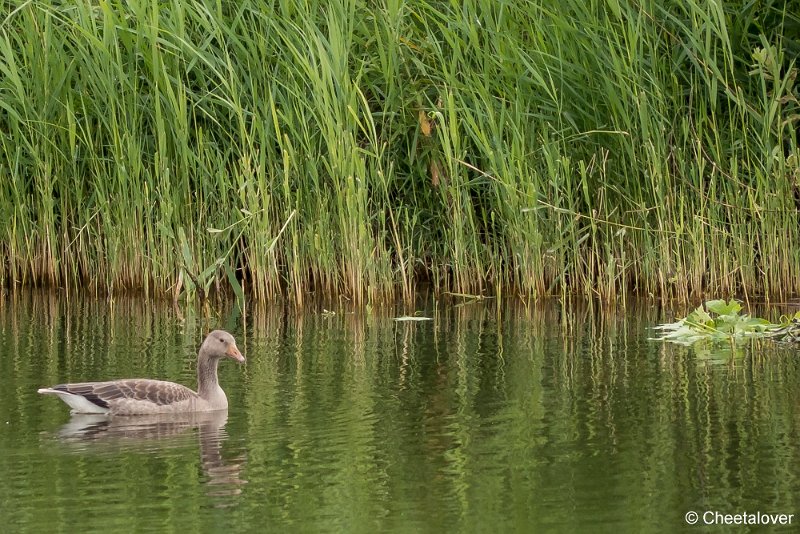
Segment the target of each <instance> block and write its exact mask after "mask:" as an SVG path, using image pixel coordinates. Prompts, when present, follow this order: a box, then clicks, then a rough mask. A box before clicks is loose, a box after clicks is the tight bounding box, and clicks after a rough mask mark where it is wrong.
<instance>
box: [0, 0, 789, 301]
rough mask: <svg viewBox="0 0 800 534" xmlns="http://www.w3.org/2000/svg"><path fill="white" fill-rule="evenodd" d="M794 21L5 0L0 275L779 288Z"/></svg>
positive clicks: (440, 5)
mask: <svg viewBox="0 0 800 534" xmlns="http://www.w3.org/2000/svg"><path fill="white" fill-rule="evenodd" d="M786 5H788V4H786ZM786 5H785V4H781V3H768V4H767V5H761V4H759V5H758V6H755V5H752V4H747V3H745V4H742V3H737V2H732V1H723V2H671V1H670V2H667V1H662V0H652V1H646V2H630V1H626V0H614V1H609V2H597V1H585V0H540V1H536V2H532V1H528V2H494V1H488V0H465V1H463V2H440V1H433V0H407V1H403V0H386V1H385V2H379V3H376V2H368V1H366V0H346V1H343V2H334V3H331V2H327V1H322V0H308V1H306V0H304V1H299V0H286V1H282V2H268V1H266V0H242V1H241V2H234V3H227V2H222V3H219V2H208V1H204V0H189V1H182V2H177V1H166V2H144V1H138V0H136V1H130V2H119V1H116V0H111V1H109V2H100V3H97V2H90V1H86V0H81V1H78V2H69V3H63V2H50V1H47V0H28V1H16V0H5V1H3V2H2V6H3V9H2V13H3V15H2V16H0V283H1V284H2V285H5V286H13V287H20V286H33V285H42V286H66V287H80V288H87V289H89V290H90V291H93V292H95V293H111V294H114V293H121V292H128V291H143V292H144V293H145V294H148V295H149V294H159V295H161V294H163V295H176V296H177V297H178V298H182V297H184V296H187V297H189V296H193V295H195V294H199V295H201V296H202V295H205V293H206V292H207V291H208V290H214V289H215V288H216V290H217V291H216V292H217V293H219V292H227V293H234V294H236V296H237V298H239V299H243V298H244V297H243V295H244V293H245V292H246V293H247V296H248V298H252V299H254V300H259V301H270V300H274V299H279V298H282V299H286V300H289V301H291V302H294V303H296V304H297V305H302V304H303V303H304V302H306V301H307V300H308V299H309V298H315V297H316V296H319V295H325V296H336V297H341V298H345V299H349V300H350V301H351V302H352V303H354V304H355V305H360V304H366V305H369V304H371V303H377V302H382V301H393V300H394V299H396V298H402V299H404V300H406V301H411V300H412V298H413V295H414V293H415V291H416V289H417V288H418V287H420V286H430V287H432V289H433V290H434V291H436V292H437V293H438V294H440V295H444V294H445V293H447V292H450V293H461V294H468V295H477V296H487V295H496V296H503V295H520V296H524V297H538V296H542V295H547V294H555V295H559V296H564V295H567V294H582V295H587V296H593V297H600V298H603V299H607V300H613V299H616V298H618V297H619V296H620V295H624V294H626V293H628V292H631V291H637V292H638V293H640V294H644V295H652V296H655V297H661V298H672V297H679V298H688V297H689V296H692V295H697V294H701V293H703V292H715V293H724V294H736V293H741V292H742V291H749V292H758V293H760V294H771V295H778V296H782V295H784V294H786V293H796V292H798V291H800V278H798V277H797V276H796V265H797V263H798V258H800V225H798V224H797V223H798V214H797V213H798V212H797V207H796V205H795V200H794V199H795V191H796V188H797V187H798V185H797V184H798V177H800V165H799V164H798V158H797V155H796V154H795V152H794V151H795V147H797V140H796V132H795V125H796V121H797V117H798V109H800V106H798V102H797V99H796V89H795V86H794V82H795V77H796V72H797V71H796V66H795V64H794V62H793V60H792V58H793V57H795V55H794V52H792V51H793V50H796V48H797V46H798V41H797V39H796V37H794V36H796V35H797V33H796V31H795V29H796V28H797V25H798V15H797V13H796V10H792V9H789V8H787V7H786Z"/></svg>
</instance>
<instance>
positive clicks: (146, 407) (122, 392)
mask: <svg viewBox="0 0 800 534" xmlns="http://www.w3.org/2000/svg"><path fill="white" fill-rule="evenodd" d="M226 357H227V358H232V359H234V360H236V361H237V362H239V363H244V361H245V358H244V356H242V353H241V352H239V349H238V348H237V347H236V341H235V340H234V339H233V336H232V335H230V334H229V333H228V332H225V331H224V330H214V331H213V332H211V333H210V334H208V336H207V337H206V339H205V341H204V342H203V344H202V345H201V346H200V351H199V353H198V355H197V392H194V391H192V390H191V389H189V388H187V387H186V386H182V385H180V384H175V383H173V382H166V381H163V380H151V379H146V378H127V379H123V380H111V381H106V382H82V383H76V384H59V385H57V386H52V387H49V388H42V389H40V390H39V393H42V394H44V395H57V396H58V397H59V398H60V399H61V400H63V401H64V402H65V403H66V404H68V405H69V407H70V408H72V413H95V414H110V415H140V414H155V413H188V412H209V411H214V410H225V409H227V408H228V399H227V397H226V396H225V392H224V391H222V388H221V387H220V386H219V381H218V378H217V365H218V364H219V361H220V360H221V359H223V358H226Z"/></svg>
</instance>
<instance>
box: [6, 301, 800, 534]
mask: <svg viewBox="0 0 800 534" xmlns="http://www.w3.org/2000/svg"><path fill="white" fill-rule="evenodd" d="M183 313H184V314H185V315H183V314H182V313H181V312H180V311H177V310H173V309H172V308H171V307H168V306H161V305H157V304H153V303H148V302H146V301H143V300H136V299H131V300H118V301H116V302H115V303H114V304H113V305H109V304H108V303H105V302H97V301H92V300H81V299H68V298H66V297H65V296H63V295H37V294H24V295H21V296H18V297H15V298H12V297H9V296H6V297H5V298H4V300H2V302H1V303H0V519H2V521H3V525H4V528H3V530H4V531H9V530H10V531H11V532H53V531H64V532H73V531H85V532H95V531H101V530H102V531H108V532H115V531H116V532H171V531H174V532H181V533H183V532H264V531H276V532H287V531H297V532H456V531H462V532H514V531H519V532H532V531H537V532H538V531H543V532H578V531H591V532H617V531H623V532H664V531H681V530H694V529H695V528H697V527H694V528H692V527H689V526H688V525H687V524H686V522H685V519H684V516H685V514H686V513H687V512H689V511H698V512H699V513H700V514H702V513H703V512H705V511H707V510H710V511H719V512H721V513H723V514H726V513H727V514H736V513H741V512H748V513H756V512H762V513H785V514H798V513H800V476H799V473H798V468H797V466H798V465H800V462H799V461H798V460H800V431H799V429H800V410H798V409H799V408H800V363H799V362H800V360H799V359H798V352H797V350H796V349H793V348H773V349H768V350H764V351H751V350H745V351H743V352H742V353H740V354H738V355H736V356H734V357H730V355H727V356H726V355H725V354H724V353H723V354H722V355H721V356H720V355H716V356H714V355H712V356H713V357H709V355H708V354H707V353H701V352H695V351H693V350H691V349H686V348H682V347H674V346H666V345H663V344H660V343H653V342H650V341H648V340H647V337H648V336H650V335H652V332H651V331H649V330H648V328H649V327H650V326H652V325H654V324H656V323H658V322H660V321H661V320H663V318H662V317H661V316H660V315H659V312H658V311H657V310H655V309H653V308H649V307H646V306H644V307H634V308H632V309H631V310H629V312H628V313H627V314H625V313H622V312H608V311H603V310H601V309H597V308H595V309H591V308H585V307H584V308H581V307H575V308H563V307H561V306H559V305H558V304H553V305H547V306H543V307H540V308H531V309H526V308H523V307H519V306H517V307H514V306H508V307H506V308H504V309H502V310H500V311H498V310H497V309H495V308H494V307H493V305H477V304H473V305H468V306H463V307H459V308H448V309H439V310H438V311H437V314H436V320H435V321H430V322H414V323H398V322H394V321H392V320H390V317H389V316H386V317H382V316H379V314H378V315H376V316H370V317H364V316H361V315H356V314H338V315H333V316H330V315H326V314H323V313H314V312H309V313H307V314H304V315H299V316H298V315H295V314H284V313H279V314H275V313H266V312H260V313H257V312H250V314H249V315H248V316H247V317H246V318H243V317H241V316H239V315H237V314H236V313H228V312H225V313H222V314H219V315H213V316H212V317H211V318H202V317H201V316H199V315H194V314H191V313H189V312H186V311H184V312H183ZM217 327H221V328H226V329H228V330H230V331H231V332H232V333H233V334H234V335H235V336H236V338H237V340H238V343H239V346H240V348H241V349H242V351H243V352H244V354H245V355H246V356H247V358H248V363H247V365H246V366H244V367H241V366H237V365H236V364H234V363H233V362H223V363H222V364H221V366H220V381H221V383H222V386H223V387H224V388H225V390H226V392H227V394H228V398H229V401H230V406H231V408H230V410H229V413H227V414H219V415H217V416H214V417H204V418H197V417H186V418H183V419H178V420H175V419H168V420H160V419H158V418H155V419H154V418H150V419H119V418H117V419H112V420H107V419H104V418H102V417H99V418H98V417H94V418H86V417H84V418H78V417H70V415H69V413H68V409H67V407H66V406H65V405H64V404H63V403H61V402H60V401H58V400H57V399H55V398H51V397H44V396H40V395H37V394H36V389H37V388H38V387H42V386H46V385H52V384H55V383H59V382H65V381H83V380H96V379H106V378H114V377H157V378H164V379H168V380H174V381H177V382H181V383H185V384H187V385H190V386H192V387H194V361H195V356H196V351H197V347H198V346H199V344H200V342H201V341H202V338H203V334H204V333H205V332H207V331H208V330H210V329H213V328H217ZM701 522H702V519H701ZM797 524H798V520H795V521H794V523H793V524H792V525H790V526H785V527H783V531H787V532H789V531H792V530H796V527H797ZM715 528H716V529H719V528H720V527H715ZM728 528H729V529H733V531H736V530H737V529H738V530H740V531H747V529H748V527H728ZM776 530H778V531H780V530H781V529H776Z"/></svg>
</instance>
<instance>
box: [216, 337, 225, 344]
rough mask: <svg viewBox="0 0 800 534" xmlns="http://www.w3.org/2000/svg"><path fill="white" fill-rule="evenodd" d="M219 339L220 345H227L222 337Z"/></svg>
mask: <svg viewBox="0 0 800 534" xmlns="http://www.w3.org/2000/svg"><path fill="white" fill-rule="evenodd" d="M217 339H218V340H219V342H220V343H225V340H224V339H222V338H221V337H218V338H217Z"/></svg>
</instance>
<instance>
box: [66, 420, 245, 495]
mask: <svg viewBox="0 0 800 534" xmlns="http://www.w3.org/2000/svg"><path fill="white" fill-rule="evenodd" d="M227 421H228V412H227V411H218V412H210V413H191V414H154V415H139V416H122V417H121V416H116V417H114V416H108V415H89V414H75V415H73V416H72V419H71V420H70V421H69V422H68V423H67V424H65V425H64V426H62V427H61V428H60V429H59V431H58V434H57V436H58V438H59V439H60V440H61V441H62V442H64V443H69V444H73V445H78V446H79V447H80V449H82V450H97V449H98V446H100V447H101V448H112V449H116V450H120V449H124V450H126V451H135V450H143V451H147V452H151V453H152V452H156V451H158V450H166V449H169V448H176V447H181V446H185V445H186V444H187V443H188V441H189V440H190V439H191V431H192V430H193V429H197V437H198V440H199V443H200V459H201V462H202V468H203V473H204V475H205V476H206V480H205V482H206V484H207V491H206V493H207V494H208V496H209V497H214V498H216V499H215V506H220V507H224V506H231V505H233V504H235V502H234V501H230V500H225V498H228V497H233V496H237V495H239V494H241V492H242V489H241V486H242V485H244V484H246V483H247V481H246V480H243V479H242V478H241V470H242V468H243V467H244V465H245V463H246V458H245V456H244V455H242V456H239V457H237V458H233V459H225V458H223V456H222V444H223V443H224V442H225V440H226V439H227V438H228V435H227V433H226V432H225V424H226V423H227Z"/></svg>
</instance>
